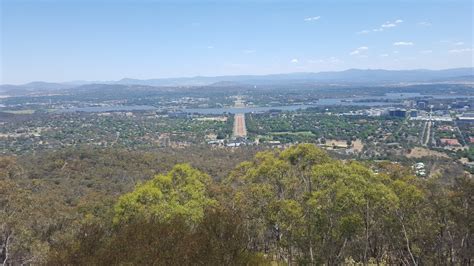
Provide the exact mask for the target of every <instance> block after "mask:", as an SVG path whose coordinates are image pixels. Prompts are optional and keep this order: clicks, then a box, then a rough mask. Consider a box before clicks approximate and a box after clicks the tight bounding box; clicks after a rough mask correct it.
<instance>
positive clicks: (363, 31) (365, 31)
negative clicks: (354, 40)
mask: <svg viewBox="0 0 474 266" xmlns="http://www.w3.org/2000/svg"><path fill="white" fill-rule="evenodd" d="M356 33H357V34H369V33H370V30H361V31H358V32H356Z"/></svg>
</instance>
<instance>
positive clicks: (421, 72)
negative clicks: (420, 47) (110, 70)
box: [0, 68, 474, 92]
mask: <svg viewBox="0 0 474 266" xmlns="http://www.w3.org/2000/svg"><path fill="white" fill-rule="evenodd" d="M449 81H453V82H463V81H466V82H472V81H474V68H452V69H444V70H426V69H416V70H384V69H348V70H344V71H330V72H318V73H311V72H305V73H289V74H272V75H235V76H216V77H203V76H197V77H184V78H160V79H131V78H124V79H121V80H118V81H93V82H92V81H71V82H65V83H48V82H41V81H37V82H31V83H28V84H24V85H0V92H2V91H3V92H6V91H12V90H22V91H35V90H58V89H68V88H73V87H77V86H80V85H87V84H111V85H115V84H117V85H144V86H210V85H212V86H236V85H239V84H240V85H271V84H281V83H323V84H324V83H344V84H347V83H357V84H387V83H398V84H400V83H414V82H449Z"/></svg>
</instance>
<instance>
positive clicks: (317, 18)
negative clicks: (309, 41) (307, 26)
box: [304, 16, 321, 22]
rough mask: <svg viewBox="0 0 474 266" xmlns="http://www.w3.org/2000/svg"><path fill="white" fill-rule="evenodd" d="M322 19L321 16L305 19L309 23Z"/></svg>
mask: <svg viewBox="0 0 474 266" xmlns="http://www.w3.org/2000/svg"><path fill="white" fill-rule="evenodd" d="M320 18H321V16H315V17H308V18H305V19H304V21H307V22H310V21H316V20H319V19H320Z"/></svg>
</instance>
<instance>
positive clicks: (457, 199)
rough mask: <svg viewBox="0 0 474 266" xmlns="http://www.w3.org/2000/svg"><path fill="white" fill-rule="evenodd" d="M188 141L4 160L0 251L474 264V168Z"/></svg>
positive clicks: (143, 259) (54, 256) (52, 259)
mask: <svg viewBox="0 0 474 266" xmlns="http://www.w3.org/2000/svg"><path fill="white" fill-rule="evenodd" d="M177 153H179V152H177ZM182 153H183V154H174V155H172V154H168V155H166V156H165V155H157V154H154V153H151V152H150V153H143V154H140V153H137V152H134V153H133V155H131V154H129V153H126V152H122V153H121V152H116V153H107V152H104V151H99V150H84V151H77V152H76V153H69V152H68V151H63V152H62V153H61V154H59V155H58V154H57V153H52V154H49V155H47V156H46V155H45V156H44V157H41V159H35V160H40V161H41V163H39V162H40V161H34V160H27V158H28V157H7V156H4V157H2V158H0V183H1V184H0V217H1V218H2V219H1V220H0V223H1V224H0V230H1V231H0V245H1V249H0V260H1V262H3V263H4V264H21V263H23V264H28V263H40V264H43V263H44V264H88V265H90V264H92V265H94V264H159V265H189V264H199V265H240V264H250V265H254V264H271V263H272V262H277V263H288V264H313V265H319V264H328V265H334V264H341V263H354V262H358V263H366V264H367V263H378V264H409V265H412V264H416V265H418V264H428V265H430V264H463V265H467V264H470V263H472V257H473V255H472V254H474V239H473V236H472V227H473V225H474V223H473V218H472V213H474V208H473V206H474V203H473V195H474V182H473V180H472V179H471V178H470V177H469V176H459V177H457V178H454V179H452V180H450V182H446V179H443V177H442V176H438V177H432V178H429V179H423V178H419V177H415V176H413V175H412V170H411V169H407V168H404V167H402V166H400V165H399V164H396V163H391V162H356V161H352V160H339V159H336V158H333V157H331V156H330V155H328V154H327V153H326V152H324V151H323V150H321V149H319V148H317V147H316V146H315V145H312V144H300V145H295V146H291V147H290V148H287V149H285V150H277V149H275V150H269V151H261V152H257V151H256V150H252V149H241V150H236V151H235V152H234V153H233V154H231V156H230V157H229V158H227V159H226V158H223V153H222V152H221V151H219V150H210V151H206V152H203V153H198V152H195V153H193V151H192V150H188V151H182ZM184 154H186V155H184ZM193 154H194V155H193ZM254 154H255V156H253V155H254ZM181 155H182V157H180V156H181ZM109 157H110V158H112V159H110V158H109ZM107 158H108V159H107ZM173 158H175V159H173ZM176 158H183V159H181V160H176ZM184 158H185V159H186V160H188V161H189V162H190V164H187V163H184V162H183V160H185V159H184ZM29 159H31V158H29ZM46 162H47V164H46ZM111 162H114V163H115V165H114V167H110V166H111V165H110V164H111ZM90 165H95V167H94V168H91V167H90ZM173 165H174V166H173ZM230 165H233V166H230ZM88 166H89V167H88ZM112 169H114V170H112ZM102 171H105V172H102ZM107 171H109V172H107ZM99 177H100V178H99ZM72 184H74V185H75V187H71V186H72Z"/></svg>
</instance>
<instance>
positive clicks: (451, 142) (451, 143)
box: [440, 139, 461, 146]
mask: <svg viewBox="0 0 474 266" xmlns="http://www.w3.org/2000/svg"><path fill="white" fill-rule="evenodd" d="M440 142H441V144H443V145H448V146H461V144H460V143H459V141H458V140H457V139H440Z"/></svg>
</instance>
